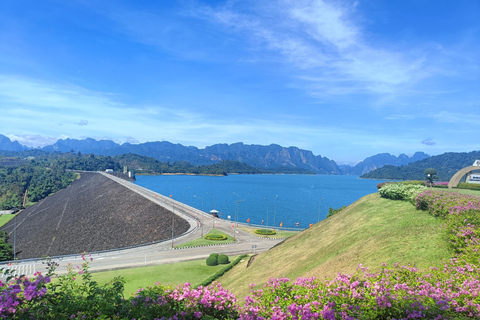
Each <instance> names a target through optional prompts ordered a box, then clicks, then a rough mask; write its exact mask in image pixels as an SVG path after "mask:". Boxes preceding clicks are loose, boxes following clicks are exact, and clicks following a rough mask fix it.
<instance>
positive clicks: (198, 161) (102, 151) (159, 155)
mask: <svg viewBox="0 0 480 320" xmlns="http://www.w3.org/2000/svg"><path fill="white" fill-rule="evenodd" d="M43 150H46V151H51V152H54V151H60V152H70V151H74V152H78V151H80V152H82V153H94V154H99V155H109V156H116V155H120V154H128V153H134V154H138V155H141V156H147V157H153V158H155V159H157V160H160V161H162V162H168V161H170V162H175V161H187V162H190V163H192V164H193V165H209V164H215V163H218V162H221V161H224V160H232V161H239V162H242V163H246V164H248V165H250V166H252V167H255V168H258V169H261V170H275V171H276V170H279V168H286V169H287V170H286V171H292V169H295V168H298V169H303V170H299V172H314V173H321V174H340V170H339V168H338V166H337V164H336V163H335V161H333V160H330V159H328V158H326V157H322V156H315V155H314V154H313V153H312V152H311V151H309V150H302V149H299V148H297V147H288V148H286V147H282V146H279V145H276V144H271V145H269V146H262V145H247V144H243V143H241V142H238V143H234V144H230V145H228V144H215V145H212V146H208V147H206V148H205V149H199V148H197V147H191V146H188V147H187V146H183V145H181V144H173V143H171V142H168V141H157V142H146V143H141V144H130V143H124V144H122V145H120V144H117V143H115V142H113V141H109V140H100V141H97V140H94V139H90V138H88V139H85V140H76V139H65V140H62V139H60V140H58V141H57V142H56V143H55V144H53V145H50V146H46V147H44V148H43ZM293 171H295V170H293Z"/></svg>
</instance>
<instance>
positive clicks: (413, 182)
mask: <svg viewBox="0 0 480 320" xmlns="http://www.w3.org/2000/svg"><path fill="white" fill-rule="evenodd" d="M400 184H406V185H414V186H426V185H427V184H426V183H425V181H423V180H407V181H403V182H400Z"/></svg>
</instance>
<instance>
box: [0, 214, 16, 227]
mask: <svg viewBox="0 0 480 320" xmlns="http://www.w3.org/2000/svg"><path fill="white" fill-rule="evenodd" d="M14 217H15V215H14V214H2V215H0V227H3V226H4V225H5V224H6V223H7V222H8V221H10V220H12V219H13V218H14Z"/></svg>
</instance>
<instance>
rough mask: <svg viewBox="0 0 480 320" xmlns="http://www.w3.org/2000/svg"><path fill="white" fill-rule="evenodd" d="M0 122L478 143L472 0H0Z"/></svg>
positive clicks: (96, 132) (313, 143)
mask: <svg viewBox="0 0 480 320" xmlns="http://www.w3.org/2000/svg"><path fill="white" fill-rule="evenodd" d="M0 111H1V112H0V120H1V127H0V134H4V135H6V136H8V137H10V138H11V139H12V140H17V141H19V142H20V143H22V144H25V145H28V146H33V147H38V146H44V145H46V144H51V143H53V142H55V141H56V140H57V139H60V138H67V137H70V138H75V139H83V138H86V137H91V138H95V139H112V140H114V141H117V142H132V143H138V142H147V141H162V140H166V141H170V142H173V143H181V144H184V145H191V146H196V147H199V148H203V147H205V146H208V145H212V144H216V143H235V142H244V143H246V144H261V145H268V144H271V143H276V144H279V145H282V146H297V147H299V148H302V149H308V150H311V151H312V152H313V153H314V154H315V155H322V156H326V157H328V158H330V159H333V160H335V161H337V162H338V163H355V162H358V161H361V160H363V159H364V158H365V157H368V156H371V155H374V154H377V153H382V152H389V153H392V154H395V155H398V154H400V153H406V154H412V153H414V152H416V151H424V152H426V153H428V154H431V155H435V154H441V153H444V152H450V151H452V152H468V151H473V150H479V149H480V139H479V137H480V1H476V0H452V1H442V0H437V1H426V0H397V1H384V0H368V1H350V0H342V1H321V0H318V1H303V0H277V1H269V0H262V1H259V0H252V1H249V0H242V1H207V0H185V1H183V0H182V1H174V0H171V1H170V0H169V1H153V0H152V1H147V0H140V1H114V0H113V1H100V0H98V1H93V0H91V1H90V0H77V1H75V0H72V1H63V0H58V1H52V0H50V1H49V0H44V1H37V0H31V1H26V0H15V1H0Z"/></svg>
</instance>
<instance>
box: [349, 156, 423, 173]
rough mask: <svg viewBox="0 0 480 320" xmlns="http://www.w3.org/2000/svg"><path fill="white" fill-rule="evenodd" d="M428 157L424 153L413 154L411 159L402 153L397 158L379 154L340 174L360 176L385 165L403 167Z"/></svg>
mask: <svg viewBox="0 0 480 320" xmlns="http://www.w3.org/2000/svg"><path fill="white" fill-rule="evenodd" d="M428 157H430V156H429V155H428V154H426V153H424V152H415V154H414V155H413V156H411V157H409V156H407V155H406V154H404V153H402V154H401V155H399V156H398V157H396V156H394V155H391V154H390V153H380V154H377V155H374V156H371V157H368V158H366V159H365V160H363V161H361V162H359V163H358V164H357V165H356V166H354V167H350V168H348V167H346V168H345V167H344V168H342V173H344V174H351V175H356V176H361V175H362V174H366V173H369V172H370V171H373V170H375V169H378V168H381V167H383V166H386V165H393V166H404V165H407V164H409V163H412V162H415V161H419V160H423V159H426V158H428Z"/></svg>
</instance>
